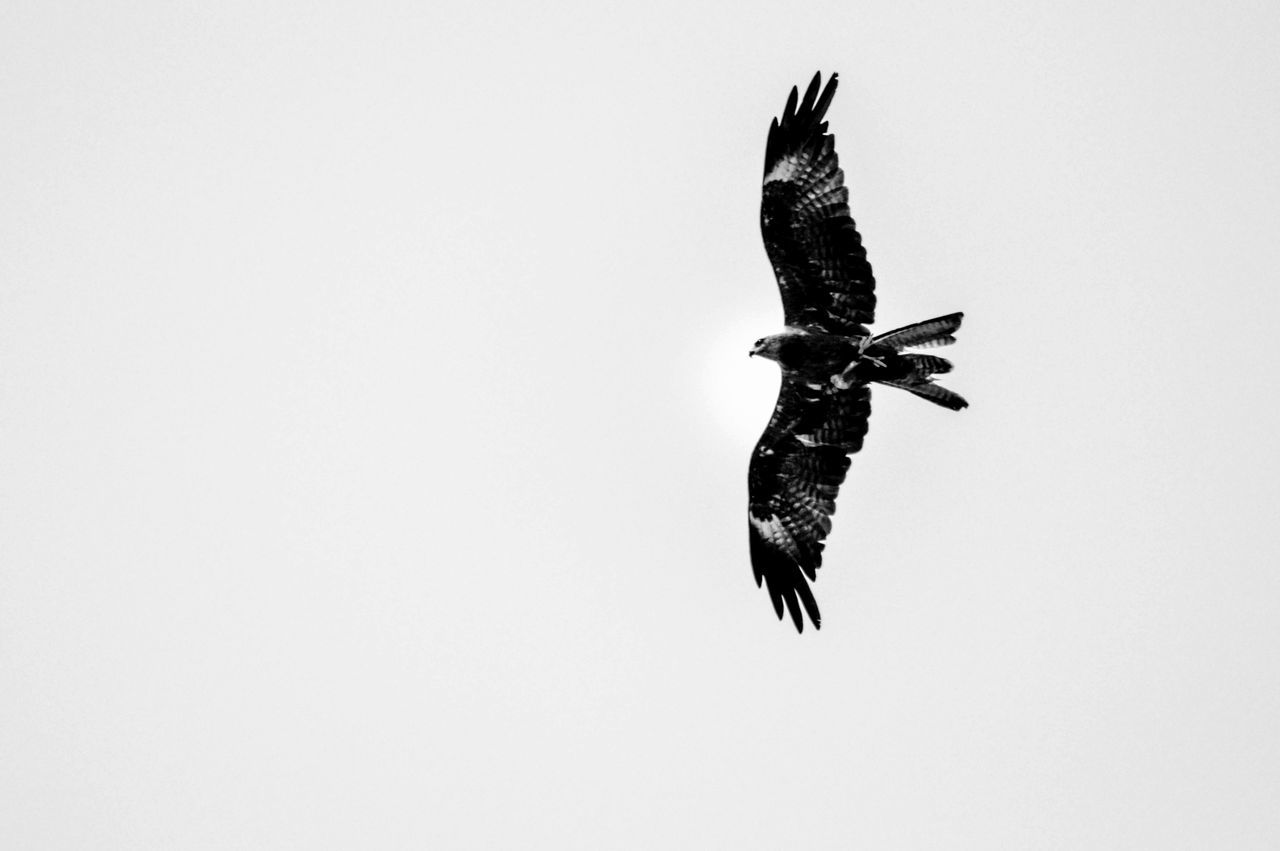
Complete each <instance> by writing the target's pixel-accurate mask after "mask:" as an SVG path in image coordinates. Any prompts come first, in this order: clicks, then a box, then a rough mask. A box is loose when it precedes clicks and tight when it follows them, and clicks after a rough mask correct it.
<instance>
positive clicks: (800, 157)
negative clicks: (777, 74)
mask: <svg viewBox="0 0 1280 851" xmlns="http://www.w3.org/2000/svg"><path fill="white" fill-rule="evenodd" d="M821 77H822V75H821V74H815V75H814V77H813V81H812V82H811V83H810V84H809V88H808V89H807V90H806V91H805V94H804V98H803V100H800V101H799V106H797V99H798V98H799V92H798V90H797V89H796V88H794V87H793V88H792V89H791V96H790V97H789V98H787V106H786V108H785V109H784V110H783V113H782V118H781V119H777V118H775V119H774V120H773V123H772V124H771V125H770V127H769V139H768V142H767V143H766V145H765V164H764V189H763V198H762V201H761V205H760V229H761V233H762V234H763V236H764V244H765V249H766V251H767V252H768V254H769V262H770V263H771V264H772V265H773V271H774V274H775V276H776V277H777V279H778V289H779V290H780V292H781V294H782V306H783V311H784V313H785V315H786V321H787V324H788V325H801V326H803V325H810V326H816V327H818V328H821V329H823V330H825V331H828V332H830V333H833V334H846V335H863V334H866V333H867V329H866V327H865V326H866V325H867V324H870V323H871V322H874V321H875V307H876V296H875V277H874V276H873V275H872V273H871V264H870V263H868V262H867V252H866V250H865V249H864V248H863V247H862V237H861V236H859V234H858V230H857V227H856V226H855V225H854V221H853V218H852V217H851V216H850V215H849V190H848V189H846V188H845V185H844V172H843V171H842V170H841V169H840V162H839V159H838V157H837V156H836V149H835V137H833V136H831V135H830V134H829V133H827V122H826V121H824V120H823V118H824V116H825V115H826V112H827V107H828V106H830V104H831V99H832V97H833V96H834V95H835V93H836V82H837V77H836V75H835V74H832V75H831V78H830V79H829V80H828V81H827V85H826V88H825V89H820V86H821ZM820 91H821V94H819V92H820Z"/></svg>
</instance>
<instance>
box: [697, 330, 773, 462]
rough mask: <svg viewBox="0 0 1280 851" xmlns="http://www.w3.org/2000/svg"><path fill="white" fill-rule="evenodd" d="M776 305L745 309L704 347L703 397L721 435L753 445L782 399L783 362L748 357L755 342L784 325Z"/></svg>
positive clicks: (726, 438)
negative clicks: (751, 311) (753, 310)
mask: <svg viewBox="0 0 1280 851" xmlns="http://www.w3.org/2000/svg"><path fill="white" fill-rule="evenodd" d="M779 313H780V312H779V311H777V310H769V311H764V312H761V313H760V314H755V315H751V314H744V315H742V316H739V317H735V318H734V319H732V320H731V321H729V322H726V323H725V324H724V326H722V328H721V331H720V333H719V334H717V335H716V336H715V337H713V338H711V339H710V340H709V341H708V343H709V345H708V347H707V348H706V350H704V351H703V352H702V357H701V358H700V363H701V364H702V381H701V390H702V397H703V399H704V400H705V402H706V406H707V410H708V413H709V416H710V418H711V419H712V421H713V422H715V424H716V427H717V429H718V431H719V432H720V434H721V436H722V437H723V439H724V440H726V441H727V442H730V443H732V444H734V445H736V446H744V445H745V446H748V447H749V446H752V445H754V444H755V441H756V439H757V438H759V437H760V433H761V432H762V431H764V427H765V426H766V425H767V424H768V422H769V415H770V414H771V413H772V412H773V403H774V402H775V401H777V398H778V383H779V380H780V379H779V372H778V365H777V364H775V363H773V362H772V361H768V360H764V359H762V358H752V357H748V356H747V353H748V352H749V351H751V344H752V343H754V342H755V341H756V340H758V339H760V338H761V337H763V336H765V335H766V334H771V333H774V332H776V331H780V330H781V329H782V322H781V319H782V317H781V316H780V315H779Z"/></svg>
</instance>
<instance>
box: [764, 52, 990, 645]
mask: <svg viewBox="0 0 1280 851" xmlns="http://www.w3.org/2000/svg"><path fill="white" fill-rule="evenodd" d="M821 78H822V75H821V73H818V74H815V75H814V77H813V82H811V83H810V84H809V88H808V89H807V90H806V91H805V93H804V98H803V99H800V98H799V92H798V91H797V90H796V89H795V88H794V87H793V88H792V89H791V96H790V97H789V98H788V99H787V105H786V108H785V109H784V110H783V112H782V118H781V119H777V118H775V119H774V120H773V123H772V125H771V126H770V127H769V139H768V143H767V145H766V147H765V158H764V199H763V201H762V202H761V205H760V229H761V231H762V233H763V235H764V246H765V250H766V251H767V252H768V254H769V262H770V263H771V264H772V265H773V271H774V274H775V275H776V277H777V279H778V289H779V291H780V292H781V294H782V309H783V315H784V318H785V322H786V328H785V329H784V330H783V331H782V332H781V333H778V334H771V335H769V336H768V337H762V338H761V339H759V340H756V342H755V346H754V347H753V348H752V349H751V354H752V355H759V356H761V357H764V358H768V359H769V360H772V361H776V362H777V363H778V364H779V366H781V368H782V388H781V390H780V391H779V392H778V402H777V404H776V405H775V406H774V409H773V416H772V417H770V419H769V425H768V426H767V427H766V428H765V430H764V434H763V435H761V437H760V441H759V442H758V443H757V444H756V447H755V450H754V452H753V453H752V455H751V466H750V469H749V471H748V474H747V484H748V492H749V503H750V504H749V508H748V520H749V527H750V528H749V535H750V545H751V566H752V569H753V570H754V571H755V577H756V585H760V584H761V583H764V584H765V585H766V586H767V587H768V592H769V597H770V599H771V600H772V602H773V608H774V610H775V611H776V612H777V614H778V618H779V619H781V618H782V616H783V611H784V609H785V610H787V611H789V612H790V614H791V619H792V621H793V622H794V623H795V625H796V629H797V630H798V631H800V632H803V631H804V615H805V614H807V615H808V616H809V620H810V621H812V623H813V626H814V628H818V627H820V626H821V623H822V620H821V616H820V614H819V612H818V603H817V600H815V599H814V596H813V589H812V588H810V587H809V583H810V582H813V581H815V580H816V579H817V570H818V568H819V567H820V566H821V564H822V549H823V546H824V545H823V541H824V539H825V538H826V537H827V534H828V533H829V532H830V531H831V515H832V514H834V513H835V510H836V495H837V493H838V492H839V490H840V485H841V484H842V483H843V482H844V478H845V473H846V472H847V471H848V469H849V455H851V454H852V453H854V452H857V451H858V450H859V449H861V448H862V439H863V438H864V437H865V436H866V434H867V418H868V417H869V416H870V415H871V385H872V384H882V385H886V386H888V387H897V388H900V389H902V390H906V391H907V392H908V393H914V394H915V395H917V396H920V397H921V398H923V399H927V400H929V401H930V402H933V403H934V404H936V405H941V406H942V407H944V408H950V409H951V410H953V411H958V410H960V409H961V408H965V407H968V405H969V403H968V402H966V401H965V400H964V399H963V398H961V397H960V396H959V395H957V394H956V393H953V392H952V391H950V390H947V389H945V388H943V387H941V386H939V385H938V384H935V383H934V376H936V375H940V374H942V373H946V372H949V371H950V370H951V364H950V362H948V361H947V360H944V359H943V358H940V357H938V356H936V355H932V354H920V353H915V352H909V351H906V350H907V349H912V348H926V347H931V346H945V345H948V344H950V343H954V342H955V336H954V335H955V333H956V331H957V329H959V328H960V320H961V319H962V318H963V316H964V314H962V313H951V314H948V315H946V316H939V317H938V318H936V319H929V320H927V321H925V322H917V323H916V324H914V325H908V326H906V327H904V328H898V329H896V330H894V331H889V332H887V333H884V334H876V335H872V333H871V332H870V331H869V330H867V326H868V325H870V324H872V323H873V322H874V321H875V309H876V295H875V286H876V282H875V278H874V277H873V276H872V274H871V265H870V264H869V263H868V262H867V252H866V250H865V249H864V248H863V247H862V237H860V236H859V235H858V231H857V228H856V227H855V226H854V222H853V219H852V218H851V217H850V215H849V191H848V189H846V188H845V185H844V172H843V171H841V169H840V163H839V161H838V159H837V157H836V148H835V137H833V136H832V135H831V134H830V133H828V132H827V122H826V121H825V120H824V116H825V115H826V112H827V107H828V106H830V105H831V98H832V97H833V96H834V95H835V93H836V75H835V74H832V75H831V79H830V80H828V81H827V85H826V87H825V88H823V87H822V86H821V83H822V79H821ZM797 101H798V103H797ZM801 607H803V613H802V611H801Z"/></svg>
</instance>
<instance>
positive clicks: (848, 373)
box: [831, 361, 858, 390]
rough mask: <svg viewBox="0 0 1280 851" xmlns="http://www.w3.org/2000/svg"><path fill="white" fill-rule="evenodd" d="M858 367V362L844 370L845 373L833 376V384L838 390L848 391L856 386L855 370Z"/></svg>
mask: <svg viewBox="0 0 1280 851" xmlns="http://www.w3.org/2000/svg"><path fill="white" fill-rule="evenodd" d="M857 365H858V362H857V361H854V362H853V363H851V364H849V365H848V366H846V367H845V368H844V372H838V373H836V374H835V375H833V376H831V383H832V385H834V386H835V388H836V389H837V390H848V389H849V388H850V387H852V386H853V385H854V381H853V370H854V367H856V366H857Z"/></svg>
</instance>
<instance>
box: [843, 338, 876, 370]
mask: <svg viewBox="0 0 1280 851" xmlns="http://www.w3.org/2000/svg"><path fill="white" fill-rule="evenodd" d="M871 342H872V340H871V335H870V334H868V335H867V336H865V337H863V338H862V339H861V340H859V341H858V359H859V360H865V361H870V362H871V363H873V364H875V365H876V366H878V367H880V368H882V369H883V368H884V358H877V357H872V356H871V355H869V354H867V349H869V348H871ZM850 369H852V367H850ZM848 371H849V370H845V372H848Z"/></svg>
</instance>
